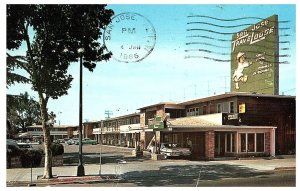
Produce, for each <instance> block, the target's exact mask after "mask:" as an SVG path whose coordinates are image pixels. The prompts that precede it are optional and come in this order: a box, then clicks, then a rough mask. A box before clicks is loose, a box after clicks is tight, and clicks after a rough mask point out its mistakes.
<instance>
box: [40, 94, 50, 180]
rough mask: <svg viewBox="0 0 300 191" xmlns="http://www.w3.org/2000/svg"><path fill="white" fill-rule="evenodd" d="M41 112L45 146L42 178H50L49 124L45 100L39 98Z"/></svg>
mask: <svg viewBox="0 0 300 191" xmlns="http://www.w3.org/2000/svg"><path fill="white" fill-rule="evenodd" d="M40 105H41V114H42V128H43V133H44V148H45V166H44V174H43V179H50V178H52V177H53V176H52V152H51V150H50V145H51V138H50V125H49V124H48V113H47V102H46V101H45V100H44V99H43V98H40Z"/></svg>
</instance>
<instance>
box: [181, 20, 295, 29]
mask: <svg viewBox="0 0 300 191" xmlns="http://www.w3.org/2000/svg"><path fill="white" fill-rule="evenodd" d="M187 24H188V25H193V24H201V25H209V26H214V27H219V28H238V27H249V26H251V25H253V23H252V24H250V23H247V24H239V25H217V24H213V23H208V22H202V21H194V22H188V23H187ZM278 29H279V30H290V29H291V28H289V27H282V28H278Z"/></svg>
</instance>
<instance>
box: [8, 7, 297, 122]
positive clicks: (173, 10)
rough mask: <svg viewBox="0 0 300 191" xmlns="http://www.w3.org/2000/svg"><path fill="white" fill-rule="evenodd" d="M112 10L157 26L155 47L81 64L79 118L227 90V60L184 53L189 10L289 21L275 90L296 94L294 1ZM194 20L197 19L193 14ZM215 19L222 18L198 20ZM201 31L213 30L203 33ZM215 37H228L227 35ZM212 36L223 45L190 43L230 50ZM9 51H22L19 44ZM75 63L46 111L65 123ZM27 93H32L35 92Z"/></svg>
mask: <svg viewBox="0 0 300 191" xmlns="http://www.w3.org/2000/svg"><path fill="white" fill-rule="evenodd" d="M108 8H111V9H113V10H114V12H115V15H117V14H120V13H123V12H134V13H139V14H141V15H143V16H144V17H146V18H147V19H148V20H149V21H150V22H151V23H152V25H153V26H154V28H155V31H156V44H155V47H154V50H153V51H152V52H151V53H150V54H149V55H148V56H147V57H146V58H145V59H143V60H142V61H140V62H136V63H123V62H119V61H116V60H114V59H111V60H110V61H108V62H103V63H98V64H97V67H96V69H95V71H94V72H93V73H90V72H88V71H87V70H84V73H83V85H84V89H83V119H84V121H86V120H88V121H92V120H101V119H104V118H105V115H104V112H105V110H111V111H112V112H113V117H116V116H119V115H124V114H129V113H132V112H137V111H138V110H136V109H138V108H140V107H143V106H146V105H149V104H154V103H157V102H162V101H178V102H182V101H186V100H191V99H195V98H200V97H206V96H211V95H213V94H214V93H216V94H221V93H224V92H229V91H230V62H216V61H212V60H209V59H205V58H185V56H187V53H186V52H185V50H186V49H188V48H192V47H191V46H189V47H188V46H187V45H186V43H187V42H189V41H190V39H188V38H187V36H188V35H191V34H192V33H191V32H188V31H187V29H188V28H190V25H187V23H188V22H191V21H193V18H190V17H188V16H189V15H205V16H211V17H216V18H223V19H234V18H241V17H261V18H266V17H269V16H271V15H274V14H277V15H278V18H279V21H289V22H288V23H284V24H282V25H280V26H279V28H280V27H286V28H290V29H288V30H282V31H281V30H280V31H279V32H280V34H289V35H290V36H288V37H280V41H289V42H290V43H288V44H280V47H286V48H289V50H285V51H282V52H280V54H289V55H290V57H287V58H281V60H280V61H287V62H289V64H281V65H280V77H279V78H280V84H279V92H280V94H281V92H285V94H289V95H296V90H295V88H296V58H295V55H296V50H295V47H296V46H295V42H296V41H295V31H296V24H295V20H296V13H295V12H296V6H295V5H280V4H279V5H268V4H267V5H201V4H200V5H197V4H191V5H184V4H179V5H170V4H167V5H125V4H124V5H117V4H114V5H108ZM198 20H199V19H198ZM202 21H205V22H211V23H214V24H224V22H217V21H212V20H209V19H206V20H202ZM258 21H259V20H255V19H247V20H244V21H239V22H231V23H229V22H226V24H227V25H235V24H238V23H239V24H242V23H252V24H255V23H257V22H258ZM202 28H203V27H202ZM205 28H206V29H209V30H218V31H220V29H216V28H213V27H212V26H205ZM244 28H246V27H239V28H238V27H237V28H234V29H232V28H231V29H222V31H223V32H232V31H236V32H237V31H240V30H242V29H244ZM203 35H208V36H212V35H211V34H208V33H203ZM214 37H215V38H223V39H229V40H230V39H231V35H228V36H225V35H223V36H218V35H214ZM203 42H211V43H214V44H217V45H218V46H222V47H223V48H216V47H214V48H212V47H208V46H205V45H202V46H200V45H198V46H197V47H196V46H195V48H204V49H208V50H211V51H215V52H221V53H224V54H230V51H231V50H230V49H231V43H230V42H216V41H214V42H212V41H211V40H210V41H209V40H204V41H203ZM14 54H24V53H22V50H20V51H17V52H15V53H14ZM202 56H207V57H213V58H218V59H224V60H226V59H230V55H220V54H209V53H205V52H204V53H202ZM78 64H79V63H72V64H71V67H70V68H69V73H70V74H71V75H73V77H74V80H73V82H72V88H71V89H69V91H68V95H66V96H63V97H61V98H59V99H58V100H50V101H49V104H48V108H49V110H50V111H54V112H55V113H57V114H58V113H59V114H58V116H57V121H60V123H61V124H64V125H71V124H72V125H76V124H78V102H79V100H78V92H79V90H78V84H79V82H78V78H79V65H78ZM24 91H29V92H31V91H30V85H17V86H15V87H11V88H9V89H8V90H7V93H10V94H19V93H23V92H24ZM31 95H33V96H35V97H36V98H37V96H36V94H35V93H34V92H32V93H31Z"/></svg>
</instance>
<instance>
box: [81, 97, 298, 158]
mask: <svg viewBox="0 0 300 191" xmlns="http://www.w3.org/2000/svg"><path fill="white" fill-rule="evenodd" d="M295 102H296V98H295V96H279V95H265V94H251V93H225V94H221V95H215V96H211V97H206V98H201V99H196V100H191V101H186V102H181V103H173V102H162V103H157V104H153V105H149V106H145V107H142V108H139V110H140V113H134V114H129V115H125V116H120V117H116V118H110V119H106V120H102V121H99V122H97V123H95V122H93V123H89V122H86V123H84V126H89V129H93V131H92V134H91V136H94V137H91V138H95V139H97V140H98V141H99V142H100V141H101V140H102V143H103V144H110V145H116V146H127V147H135V148H137V147H138V146H139V147H140V148H141V149H147V147H148V146H149V144H153V143H155V142H156V143H157V145H159V144H160V143H161V142H171V143H178V144H179V145H181V146H183V147H184V146H187V139H189V140H191V142H192V156H193V158H195V159H206V160H212V159H214V158H216V157H224V156H234V157H242V156H274V155H275V153H276V154H292V153H295V142H296V122H295V112H296V108H295V104H296V103H295Z"/></svg>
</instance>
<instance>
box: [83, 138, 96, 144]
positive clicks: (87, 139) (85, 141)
mask: <svg viewBox="0 0 300 191" xmlns="http://www.w3.org/2000/svg"><path fill="white" fill-rule="evenodd" d="M82 144H91V145H96V144H97V141H96V140H93V139H89V138H85V139H82Z"/></svg>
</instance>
